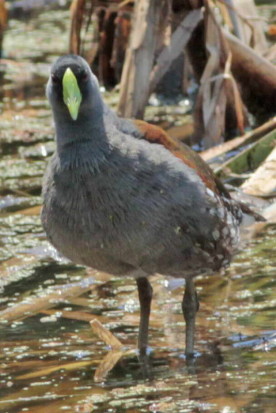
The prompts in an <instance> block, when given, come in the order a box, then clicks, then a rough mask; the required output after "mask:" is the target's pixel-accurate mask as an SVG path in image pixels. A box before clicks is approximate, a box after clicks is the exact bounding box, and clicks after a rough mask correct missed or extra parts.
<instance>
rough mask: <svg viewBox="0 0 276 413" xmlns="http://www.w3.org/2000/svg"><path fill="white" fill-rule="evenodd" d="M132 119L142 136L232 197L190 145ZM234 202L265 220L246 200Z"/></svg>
mask: <svg viewBox="0 0 276 413" xmlns="http://www.w3.org/2000/svg"><path fill="white" fill-rule="evenodd" d="M131 121H132V122H133V124H134V125H135V126H136V128H137V129H138V130H139V131H140V133H141V135H140V138H142V139H145V140H147V141H148V142H150V143H159V144H162V145H163V146H165V148H167V149H168V150H169V151H170V152H171V153H173V154H174V155H175V156H176V157H177V158H179V159H181V160H182V161H183V162H184V163H185V164H186V165H188V166H189V167H190V168H193V169H194V170H195V171H196V172H197V174H198V176H199V177H200V178H201V179H202V181H203V182H204V183H205V185H206V186H207V188H209V189H211V190H212V191H213V192H215V193H217V194H219V195H223V196H224V197H225V198H228V199H231V196H230V194H229V192H228V191H227V189H226V188H225V187H224V185H223V183H222V182H221V181H220V180H219V179H218V178H217V177H216V175H215V174H214V172H213V171H212V169H211V168H210V167H209V165H207V163H206V162H205V161H204V160H203V159H202V158H201V157H200V156H199V155H198V154H197V153H196V152H195V151H193V150H192V149H191V148H190V147H189V146H187V145H185V144H184V143H183V142H180V141H178V140H176V139H173V138H172V137H170V136H169V135H168V134H167V133H166V132H165V131H164V130H163V129H162V128H160V127H159V126H156V125H151V124H150V123H147V122H145V121H143V120H138V119H132V120H131ZM232 202H234V203H235V204H237V205H238V206H239V207H240V209H241V210H242V211H243V212H244V213H245V214H249V215H252V216H253V217H254V218H255V219H256V221H265V219H264V217H262V216H261V215H260V214H258V213H256V212H255V211H254V210H252V209H251V207H250V206H249V205H247V204H245V203H244V202H239V201H233V200H232Z"/></svg>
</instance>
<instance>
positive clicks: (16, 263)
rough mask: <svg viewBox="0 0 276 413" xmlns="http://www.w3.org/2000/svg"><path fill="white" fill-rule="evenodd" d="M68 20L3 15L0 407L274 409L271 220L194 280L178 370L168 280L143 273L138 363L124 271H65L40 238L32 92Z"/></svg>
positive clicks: (133, 296)
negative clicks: (193, 323) (145, 336)
mask: <svg viewBox="0 0 276 413" xmlns="http://www.w3.org/2000/svg"><path fill="white" fill-rule="evenodd" d="M68 17H69V13H68V11H66V10H55V11H51V10H48V11H47V12H42V13H37V15H36V17H34V18H29V19H27V20H24V21H19V20H11V21H10V25H9V29H8V31H7V32H6V37H5V41H4V53H5V54H4V59H3V60H2V61H1V65H0V70H1V72H0V74H1V75H2V83H1V84H0V96H1V102H2V103H1V104H0V110H1V114H0V121H1V131H0V134H1V141H0V153H1V159H0V285H1V295H0V310H2V311H5V319H6V321H5V320H3V318H4V317H3V313H1V314H0V318H1V319H2V322H1V330H0V339H1V348H0V363H1V367H0V412H1V413H4V412H5V413H17V412H25V411H26V412H28V411H29V412H32V413H48V412H51V413H53V412H60V411H69V412H87V413H89V412H99V413H100V412H103V413H106V412H109V413H125V412H127V413H136V412H155V413H157V412H159V413H163V412H171V413H172V412H179V413H184V412H188V413H191V412H194V413H197V412H212V413H216V412H221V413H231V412H248V413H274V412H275V411H276V409H275V405H276V399H275V394H276V388H275V387H276V386H275V385H276V381H275V346H276V325H275V301H276V297H275V276H276V265H275V264H276V259H275V244H276V241H275V235H276V227H275V226H273V225H269V226H267V227H264V228H263V229H262V231H261V232H260V233H259V234H258V235H257V236H256V237H255V238H253V239H252V240H251V241H249V243H248V244H247V246H246V247H245V248H244V249H243V251H242V252H240V253H239V254H238V255H237V256H236V257H235V259H234V261H233V263H232V265H231V266H230V267H229V268H228V269H227V271H226V272H225V274H215V275H214V276H212V277H198V279H197V288H198V292H199V297H200V302H201V308H200V311H199V313H198V318H197V342H196V350H197V358H196V359H195V360H194V363H192V364H191V365H187V363H186V360H185V357H184V353H183V348H184V322H183V318H182V314H181V307H180V303H181V300H182V293H183V284H181V283H180V282H179V280H178V281H177V282H176V281H175V280H171V279H169V280H168V279H165V278H163V277H160V276H155V277H153V278H152V284H153V288H154V302H153V308H152V316H151V329H150V345H151V348H150V352H149V358H148V361H147V362H145V363H141V362H140V360H139V358H138V356H137V352H136V347H135V345H136V338H137V328H138V322H139V307H138V301H137V292H136V285H135V282H134V280H132V279H128V278H124V279H120V278H118V277H112V276H110V275H107V274H100V273H97V272H93V271H92V270H87V269H85V268H83V267H80V266H74V265H73V264H71V263H69V262H67V261H66V260H64V259H62V258H60V257H59V256H58V255H57V253H56V252H55V251H54V250H53V249H52V248H51V247H50V246H49V244H48V243H47V241H46V239H45V235H44V233H43V231H42V228H41V224H40V218H39V212H40V204H41V199H40V188H41V178H42V174H43V171H44V169H45V165H46V161H47V158H48V157H49V156H50V155H51V153H52V152H53V148H54V144H53V129H52V122H51V116H50V112H49V108H48V105H47V103H46V100H45V97H44V87H45V82H46V80H47V76H48V69H49V64H50V63H51V62H52V61H53V60H54V58H55V56H56V55H59V54H61V53H64V52H66V50H67V41H68V40H67V30H68V27H69V23H68ZM23 33H24V35H23ZM105 97H106V99H107V100H108V101H109V102H110V103H111V104H113V103H114V102H115V101H116V95H114V94H107V93H105ZM160 110H161V109H160ZM170 110H171V109H169V108H162V113H163V114H164V113H165V114H166V113H167V114H168V115H169V116H170ZM149 113H151V112H150V111H149ZM178 115H179V113H178ZM178 115H176V116H178ZM154 116H156V113H155V115H154ZM94 319H97V320H98V321H99V322H100V323H101V324H102V325H103V326H104V327H106V328H107V329H108V330H109V331H111V332H112V333H113V334H114V335H115V336H116V337H117V338H118V339H119V340H120V341H121V342H122V343H123V348H121V349H117V350H113V351H111V349H110V348H109V347H108V346H107V345H106V344H104V342H103V341H102V340H101V339H100V337H99V335H97V334H96V333H95V330H94V329H93V328H92V327H91V326H90V321H91V320H94Z"/></svg>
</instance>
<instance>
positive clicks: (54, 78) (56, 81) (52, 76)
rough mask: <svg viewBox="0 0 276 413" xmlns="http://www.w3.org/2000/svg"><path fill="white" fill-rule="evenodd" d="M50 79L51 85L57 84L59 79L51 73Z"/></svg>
mask: <svg viewBox="0 0 276 413" xmlns="http://www.w3.org/2000/svg"><path fill="white" fill-rule="evenodd" d="M51 79H52V82H53V83H58V81H59V79H58V77H57V76H56V75H54V74H53V73H52V74H51Z"/></svg>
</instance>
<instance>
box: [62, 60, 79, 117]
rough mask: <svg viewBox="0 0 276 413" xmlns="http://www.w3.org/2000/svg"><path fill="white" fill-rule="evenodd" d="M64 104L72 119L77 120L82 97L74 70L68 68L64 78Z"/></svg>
mask: <svg viewBox="0 0 276 413" xmlns="http://www.w3.org/2000/svg"><path fill="white" fill-rule="evenodd" d="M62 90H63V102H64V103H65V105H66V106H67V108H68V110H69V113H70V115H71V118H72V119H73V120H77V118H78V114H79V107H80V104H81V100H82V96H81V92H80V89H79V86H78V81H77V79H76V76H75V75H74V73H73V72H72V70H71V69H70V68H69V67H68V68H67V69H66V70H65V73H64V75H63V78H62Z"/></svg>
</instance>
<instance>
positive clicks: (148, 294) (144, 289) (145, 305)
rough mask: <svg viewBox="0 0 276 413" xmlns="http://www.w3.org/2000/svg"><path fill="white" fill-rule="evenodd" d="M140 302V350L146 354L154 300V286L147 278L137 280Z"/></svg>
mask: <svg viewBox="0 0 276 413" xmlns="http://www.w3.org/2000/svg"><path fill="white" fill-rule="evenodd" d="M136 283H137V287H138V295H139V302H140V324H139V336H138V348H139V350H140V354H143V353H144V354H145V352H146V349H147V345H148V331H149V317H150V305H151V299H152V286H151V285H150V282H149V281H148V279H147V278H146V277H140V278H136Z"/></svg>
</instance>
